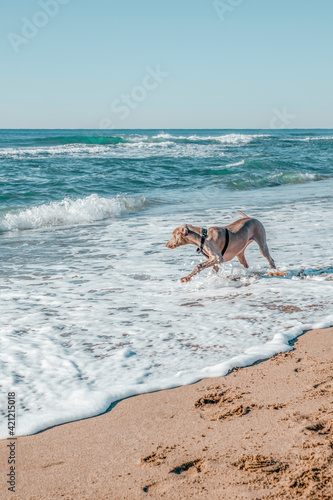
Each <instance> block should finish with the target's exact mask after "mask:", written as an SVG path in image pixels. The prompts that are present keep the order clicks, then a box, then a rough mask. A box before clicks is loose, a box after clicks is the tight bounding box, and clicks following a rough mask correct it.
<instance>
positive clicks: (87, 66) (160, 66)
mask: <svg viewBox="0 0 333 500" xmlns="http://www.w3.org/2000/svg"><path fill="white" fill-rule="evenodd" d="M332 18H333V2H332V0H317V1H316V2H315V1H313V0H167V1H162V0H121V1H120V0H117V1H116V0H3V2H2V5H1V16H0V58H1V68H2V76H1V79H0V93H1V101H0V102H1V107H0V128H80V129H84V128H86V129H99V128H100V129H113V128H116V129H117V128H118V129H131V128H132V129H133V128H148V129H176V128H178V129H182V128H187V129H195V128H197V129H207V128H212V129H213V128H218V129H221V128H222V129H246V128H259V129H263V128H264V129H269V128H272V129H273V128H276V129H278V128H333V93H332V89H333V64H332V48H333V30H332Z"/></svg>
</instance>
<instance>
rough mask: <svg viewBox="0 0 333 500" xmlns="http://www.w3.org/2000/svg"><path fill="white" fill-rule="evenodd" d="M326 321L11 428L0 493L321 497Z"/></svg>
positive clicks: (330, 358) (0, 447) (327, 438)
mask: <svg viewBox="0 0 333 500" xmlns="http://www.w3.org/2000/svg"><path fill="white" fill-rule="evenodd" d="M332 335H333V328H329V329H325V330H315V331H311V332H308V333H306V334H305V335H303V336H301V337H300V338H299V339H298V341H297V342H296V343H295V345H294V350H293V351H290V352H288V353H285V354H279V355H277V356H275V357H274V358H271V359H269V360H267V361H264V362H262V363H259V364H256V365H254V366H251V367H248V368H243V369H240V370H237V369H236V370H234V371H233V372H232V373H231V374H230V375H228V376H226V377H221V378H214V379H205V380H202V381H201V382H198V383H197V384H194V385H191V386H186V387H179V388H177V389H171V390H168V391H161V392H156V393H153V394H145V395H141V396H136V397H133V398H130V399H127V400H123V401H121V402H120V403H118V404H117V405H116V406H115V408H114V409H113V410H112V411H111V412H109V413H107V414H104V415H101V416H99V417H96V418H91V419H88V420H84V421H79V422H74V423H70V424H66V425H62V426H59V427H55V428H53V429H50V430H47V431H45V432H42V433H40V434H38V435H34V436H27V437H21V438H18V439H17V456H18V464H17V468H18V479H17V486H16V490H17V493H16V494H13V493H11V492H8V491H7V489H6V485H5V474H6V472H7V468H8V465H7V454H8V452H7V450H8V448H7V447H6V444H7V442H6V441H2V442H1V443H0V470H1V490H0V496H1V499H7V498H11V499H24V500H28V499H29V500H30V499H43V500H44V499H45V500H46V499H87V500H88V499H89V500H100V499H155V498H156V499H159V498H165V499H201V498H202V499H227V500H229V499H294V498H310V499H332V498H333V482H332V474H333V342H332Z"/></svg>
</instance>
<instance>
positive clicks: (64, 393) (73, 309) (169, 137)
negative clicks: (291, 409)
mask: <svg viewBox="0 0 333 500" xmlns="http://www.w3.org/2000/svg"><path fill="white" fill-rule="evenodd" d="M332 151H333V131H332V130H163V131H162V130H0V183H1V191H0V203H1V206H0V246H1V285H0V291H1V293H0V304H1V305H0V307H1V335H0V377H1V380H0V385H1V401H0V403H1V404H0V408H1V416H0V419H1V424H0V435H1V437H2V438H6V437H7V436H8V425H7V424H8V423H7V417H6V415H7V411H6V407H7V393H8V392H11V393H12V392H15V394H16V400H17V408H16V424H17V427H16V430H15V434H16V435H17V436H18V435H28V434H33V433H36V432H39V431H41V430H44V429H46V428H48V427H51V426H54V425H58V424H61V423H65V422H69V421H73V420H78V419H82V418H88V417H92V416H95V415H98V414H101V413H103V412H105V411H107V410H108V409H110V406H112V403H114V402H115V401H118V400H120V399H122V398H126V397H129V396H132V395H135V394H140V393H144V392H150V391H156V390H159V389H166V388H171V387H175V386H179V385H183V384H190V383H193V382H195V381H197V380H199V379H201V378H205V377H212V376H220V375H226V374H227V373H228V372H229V371H230V370H232V368H233V367H236V366H239V367H242V366H246V365H250V364H252V363H254V362H256V361H258V360H261V359H265V358H267V357H270V356H272V355H274V354H275V353H276V352H279V351H286V350H289V349H290V348H291V345H290V341H291V340H292V339H295V338H296V337H297V336H298V335H300V334H301V333H302V332H303V331H304V330H308V329H310V328H314V327H327V326H331V325H333V311H332V303H333V294H332V291H333V255H332V247H333V227H332V209H333V155H332ZM237 210H242V211H243V212H245V213H246V214H247V215H249V216H251V217H255V218H258V219H259V220H260V221H261V222H262V223H263V224H264V226H265V228H266V233H267V243H268V247H269V249H270V252H271V255H272V257H273V259H274V260H275V262H276V264H277V268H278V269H279V270H280V271H282V272H283V275H282V276H270V275H269V274H268V272H269V271H270V269H269V266H268V263H267V261H266V259H265V258H264V257H263V256H262V255H261V254H260V252H259V249H258V247H257V246H256V244H255V243H253V244H252V245H250V246H249V247H248V249H247V250H246V258H247V260H248V263H249V266H250V268H249V269H245V268H243V267H242V266H241V265H240V264H239V262H238V260H237V259H234V260H233V261H231V262H228V263H226V264H223V265H222V266H220V270H219V273H218V274H215V273H214V272H212V271H211V270H206V271H203V272H202V273H200V274H199V275H197V276H195V277H194V278H193V279H192V281H190V282H189V283H183V284H182V283H180V282H179V278H181V277H183V276H186V275H187V274H189V273H190V272H191V271H192V269H193V268H194V266H195V265H197V264H198V263H199V262H200V261H201V260H202V256H201V257H200V256H198V255H197V254H196V252H195V250H196V249H195V247H194V246H192V245H186V246H183V247H181V248H178V249H175V250H170V249H168V248H166V246H165V244H166V242H167V241H168V240H169V238H170V236H171V233H172V231H173V229H174V228H175V227H177V226H178V225H180V224H182V223H188V224H191V225H194V226H199V227H202V226H204V227H209V226H224V225H227V224H230V223H231V222H232V221H234V220H236V219H237V218H240V215H239V214H238V213H237ZM281 274H282V273H281ZM111 411H112V410H111Z"/></svg>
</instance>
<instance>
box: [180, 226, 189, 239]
mask: <svg viewBox="0 0 333 500" xmlns="http://www.w3.org/2000/svg"><path fill="white" fill-rule="evenodd" d="M180 232H181V235H182V236H187V235H188V227H187V226H185V225H184V226H182V228H181V230H180Z"/></svg>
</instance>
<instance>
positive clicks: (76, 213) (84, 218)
mask: <svg viewBox="0 0 333 500" xmlns="http://www.w3.org/2000/svg"><path fill="white" fill-rule="evenodd" d="M145 204H146V199H145V197H144V196H138V197H134V196H133V197H123V196H116V197H114V198H102V197H100V196H98V195H97V194H92V195H90V196H87V197H86V198H79V199H77V200H71V199H70V198H64V199H63V200H62V201H60V202H51V203H46V204H44V205H40V206H34V207H30V208H25V209H24V210H17V209H16V210H12V211H9V212H7V213H6V214H5V215H3V216H2V217H0V231H12V230H15V229H20V230H23V229H37V228H42V227H52V226H63V225H66V226H68V225H69V226H72V225H77V224H89V223H92V222H96V221H101V220H104V219H109V218H114V217H119V216H121V215H124V214H128V213H133V212H138V211H140V210H142V209H143V207H144V206H145Z"/></svg>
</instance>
